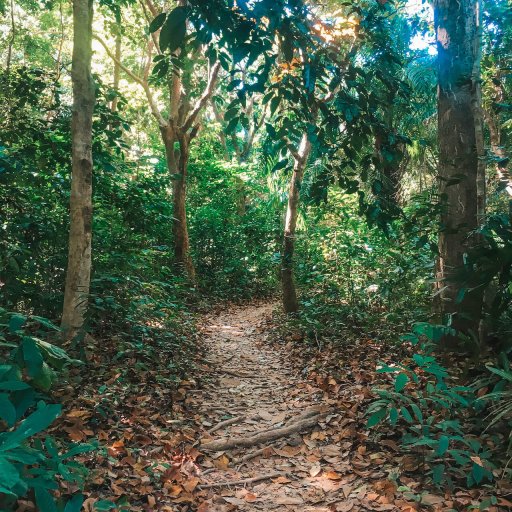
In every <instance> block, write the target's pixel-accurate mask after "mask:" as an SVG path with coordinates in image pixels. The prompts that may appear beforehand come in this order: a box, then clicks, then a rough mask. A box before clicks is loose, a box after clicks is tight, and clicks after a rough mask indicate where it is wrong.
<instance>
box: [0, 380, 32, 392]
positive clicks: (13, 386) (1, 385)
mask: <svg viewBox="0 0 512 512" xmlns="http://www.w3.org/2000/svg"><path fill="white" fill-rule="evenodd" d="M23 389H30V386H29V385H28V384H27V383H26V382H23V381H21V380H8V381H6V382H0V390H1V391H22V390H23Z"/></svg>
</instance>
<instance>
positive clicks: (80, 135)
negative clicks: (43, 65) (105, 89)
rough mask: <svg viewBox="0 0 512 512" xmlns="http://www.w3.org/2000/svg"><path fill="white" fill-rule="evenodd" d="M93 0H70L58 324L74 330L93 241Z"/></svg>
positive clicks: (87, 280) (86, 289)
mask: <svg viewBox="0 0 512 512" xmlns="http://www.w3.org/2000/svg"><path fill="white" fill-rule="evenodd" d="M92 16H93V2H92V0H73V28H74V34H73V57H72V59H73V60H72V72H71V79H72V83H73V117H72V123H71V138H72V174H71V199H70V216H71V219H70V230H69V253H68V268H67V274H66V289H65V293H64V306H63V311H62V327H63V329H64V330H65V332H66V333H67V336H68V337H69V336H70V335H73V334H74V333H75V332H76V331H77V330H79V329H80V328H81V327H82V326H83V323H84V316H85V312H86V309H87V297H88V295H89V286H90V279H91V242H92V116H93V111H94V84H93V78H92V75H91V57H92Z"/></svg>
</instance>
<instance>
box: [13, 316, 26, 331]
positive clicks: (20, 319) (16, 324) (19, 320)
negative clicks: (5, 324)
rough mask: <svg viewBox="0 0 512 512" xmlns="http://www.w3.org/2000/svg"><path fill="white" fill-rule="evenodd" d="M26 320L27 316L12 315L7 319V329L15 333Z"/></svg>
mask: <svg viewBox="0 0 512 512" xmlns="http://www.w3.org/2000/svg"><path fill="white" fill-rule="evenodd" d="M26 321H27V317H26V316H24V315H18V314H16V315H12V316H11V318H10V319H9V331H11V332H12V333H13V334H15V333H17V332H18V331H20V330H21V328H22V327H23V324H24V323H25V322H26Z"/></svg>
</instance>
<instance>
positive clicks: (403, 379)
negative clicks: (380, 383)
mask: <svg viewBox="0 0 512 512" xmlns="http://www.w3.org/2000/svg"><path fill="white" fill-rule="evenodd" d="M408 382H409V377H407V375H406V374H405V373H400V374H398V376H397V378H396V379H395V391H396V392H397V393H400V392H401V391H403V389H404V388H405V386H407V383H408Z"/></svg>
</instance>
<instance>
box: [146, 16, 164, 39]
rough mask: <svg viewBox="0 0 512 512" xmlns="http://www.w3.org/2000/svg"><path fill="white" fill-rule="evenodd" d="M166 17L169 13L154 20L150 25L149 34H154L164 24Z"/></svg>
mask: <svg viewBox="0 0 512 512" xmlns="http://www.w3.org/2000/svg"><path fill="white" fill-rule="evenodd" d="M166 17H167V13H165V12H161V13H160V14H159V15H158V16H157V17H156V18H154V19H153V21H152V22H151V23H150V24H149V33H150V34H152V33H153V32H156V31H157V30H158V29H159V28H160V27H161V26H162V25H163V24H164V21H165V18H166Z"/></svg>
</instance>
